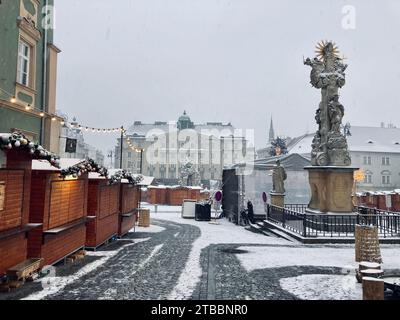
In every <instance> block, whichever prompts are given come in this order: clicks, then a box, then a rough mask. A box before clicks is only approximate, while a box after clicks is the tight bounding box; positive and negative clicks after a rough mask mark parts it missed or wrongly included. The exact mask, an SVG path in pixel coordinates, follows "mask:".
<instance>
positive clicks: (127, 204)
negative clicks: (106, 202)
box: [118, 182, 140, 237]
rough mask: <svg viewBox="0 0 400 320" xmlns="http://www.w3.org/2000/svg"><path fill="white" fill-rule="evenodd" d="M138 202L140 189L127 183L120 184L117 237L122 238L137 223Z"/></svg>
mask: <svg viewBox="0 0 400 320" xmlns="http://www.w3.org/2000/svg"><path fill="white" fill-rule="evenodd" d="M139 201H140V187H139V186H137V185H132V184H130V183H128V182H121V200H120V213H121V216H120V218H119V225H118V236H120V237H123V236H124V235H126V234H127V233H128V232H129V230H131V229H132V228H133V227H134V226H135V224H136V221H137V217H138V212H137V211H138V208H139Z"/></svg>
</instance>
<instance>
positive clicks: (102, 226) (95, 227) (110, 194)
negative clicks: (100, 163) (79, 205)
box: [86, 173, 120, 249]
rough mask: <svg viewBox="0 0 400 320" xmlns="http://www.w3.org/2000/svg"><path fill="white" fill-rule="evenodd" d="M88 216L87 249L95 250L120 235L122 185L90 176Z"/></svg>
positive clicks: (96, 176)
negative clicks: (89, 218)
mask: <svg viewBox="0 0 400 320" xmlns="http://www.w3.org/2000/svg"><path fill="white" fill-rule="evenodd" d="M87 208H88V215H89V216H90V217H91V218H92V219H91V220H90V221H89V223H88V225H87V232H86V247H87V248H91V249H95V248H97V247H98V246H100V245H102V244H104V243H105V242H107V241H108V240H110V239H111V238H113V237H114V236H117V235H118V229H119V219H120V183H119V182H118V183H114V184H110V181H109V179H107V178H104V177H101V176H99V175H97V174H92V173H91V174H89V189H88V198H87Z"/></svg>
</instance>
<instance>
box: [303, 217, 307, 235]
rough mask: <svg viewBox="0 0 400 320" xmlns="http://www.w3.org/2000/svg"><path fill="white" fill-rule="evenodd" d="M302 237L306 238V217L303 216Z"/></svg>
mask: <svg viewBox="0 0 400 320" xmlns="http://www.w3.org/2000/svg"><path fill="white" fill-rule="evenodd" d="M302 217H303V237H304V238H306V237H307V215H306V214H303V215H302Z"/></svg>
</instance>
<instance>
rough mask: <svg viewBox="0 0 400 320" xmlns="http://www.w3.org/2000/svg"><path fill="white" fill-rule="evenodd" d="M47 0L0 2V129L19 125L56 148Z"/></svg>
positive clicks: (54, 56) (52, 49) (55, 52)
mask: <svg viewBox="0 0 400 320" xmlns="http://www.w3.org/2000/svg"><path fill="white" fill-rule="evenodd" d="M53 4H54V1H53V0H2V1H1V2H0V27H1V30H2V31H1V32H0V44H1V45H0V132H10V131H14V130H18V131H21V132H22V133H24V134H25V135H26V136H27V137H28V138H29V139H31V140H33V141H37V142H39V143H41V144H42V145H43V146H44V147H45V148H47V149H49V150H50V151H52V152H58V149H59V145H58V143H59V138H58V136H59V127H60V122H61V121H62V119H61V118H59V117H57V116H56V115H55V113H56V111H55V108H56V77H57V55H58V53H59V52H60V50H59V49H58V48H57V47H56V46H55V45H54V43H53V28H52V26H51V23H52V21H53V16H52V13H53V10H52V6H53Z"/></svg>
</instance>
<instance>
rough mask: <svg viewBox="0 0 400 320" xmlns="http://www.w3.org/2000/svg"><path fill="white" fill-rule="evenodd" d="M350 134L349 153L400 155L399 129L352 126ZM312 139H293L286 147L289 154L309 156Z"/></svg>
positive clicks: (312, 135) (302, 137)
mask: <svg viewBox="0 0 400 320" xmlns="http://www.w3.org/2000/svg"><path fill="white" fill-rule="evenodd" d="M350 133H351V136H347V143H348V145H349V150H350V151H353V152H357V151H358V152H385V153H387V152H388V153H400V129H399V128H382V127H359V126H352V127H351V128H350ZM313 138H314V133H312V134H306V135H303V136H300V137H298V138H295V139H294V141H293V142H291V143H290V144H289V145H288V151H289V153H299V154H308V155H309V154H310V153H311V143H312V140H313Z"/></svg>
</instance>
